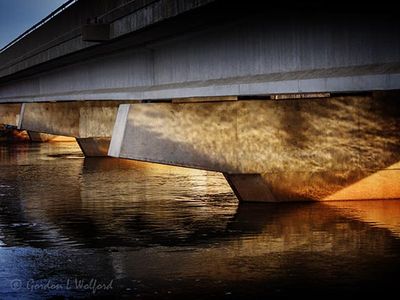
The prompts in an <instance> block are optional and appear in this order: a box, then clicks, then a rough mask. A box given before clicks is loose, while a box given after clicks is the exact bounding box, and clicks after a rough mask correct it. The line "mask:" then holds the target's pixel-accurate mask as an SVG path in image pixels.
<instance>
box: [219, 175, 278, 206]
mask: <svg viewBox="0 0 400 300" xmlns="http://www.w3.org/2000/svg"><path fill="white" fill-rule="evenodd" d="M224 176H225V179H226V180H227V181H228V183H229V185H230V187H231V188H232V190H233V192H234V193H235V195H236V197H237V198H238V199H239V201H245V202H277V201H278V200H277V199H276V198H275V196H274V195H273V194H272V192H271V189H270V187H269V186H268V184H267V183H266V182H265V180H264V179H263V178H262V176H261V174H228V173H224Z"/></svg>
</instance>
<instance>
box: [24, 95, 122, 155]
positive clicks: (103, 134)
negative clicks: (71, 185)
mask: <svg viewBox="0 0 400 300" xmlns="http://www.w3.org/2000/svg"><path fill="white" fill-rule="evenodd" d="M119 104H121V102H118V101H87V102H78V101H75V102H53V103H24V104H23V106H22V109H21V117H20V123H19V128H20V129H26V130H28V131H29V132H30V136H31V137H33V139H34V140H40V141H41V140H43V139H47V138H49V137H50V135H60V136H66V137H73V138H76V140H77V142H78V144H79V146H80V147H81V149H82V152H83V153H84V154H85V156H106V155H107V152H108V146H109V143H110V139H111V133H112V129H113V125H114V121H115V117H116V114H117V109H118V105H119Z"/></svg>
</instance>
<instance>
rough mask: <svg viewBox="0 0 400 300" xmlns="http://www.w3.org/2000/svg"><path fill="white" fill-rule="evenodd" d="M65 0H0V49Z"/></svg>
mask: <svg viewBox="0 0 400 300" xmlns="http://www.w3.org/2000/svg"><path fill="white" fill-rule="evenodd" d="M65 2H67V0H0V49H1V48H3V47H4V46H5V45H7V44H8V43H9V42H11V41H12V40H13V39H15V38H16V37H17V36H19V35H20V34H21V33H23V32H24V31H25V30H27V29H28V28H30V27H31V26H32V25H34V24H36V23H37V22H39V21H40V20H42V19H43V18H45V17H46V16H47V15H48V14H50V13H51V12H52V11H54V10H55V9H57V7H59V6H60V5H62V4H63V3H65Z"/></svg>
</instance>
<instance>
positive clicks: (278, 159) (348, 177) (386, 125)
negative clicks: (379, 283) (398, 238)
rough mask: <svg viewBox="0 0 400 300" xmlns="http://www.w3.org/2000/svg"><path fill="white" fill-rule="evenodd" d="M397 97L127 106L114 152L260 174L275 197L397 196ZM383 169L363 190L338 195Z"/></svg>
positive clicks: (399, 117) (399, 151)
mask: <svg viewBox="0 0 400 300" xmlns="http://www.w3.org/2000/svg"><path fill="white" fill-rule="evenodd" d="M397 102H398V98H397V96H393V97H392V96H385V97H370V96H358V97H356V96H354V97H334V98H324V99H307V100H306V99H303V100H282V101H265V100H258V101H257V100H249V101H236V102H220V103H181V104H176V103H172V104H171V103H152V104H133V105H123V106H121V107H120V110H119V114H118V118H117V123H116V126H115V128H114V133H113V138H112V143H111V146H110V151H109V154H110V155H112V156H115V157H122V158H130V159H136V160H144V161H153V162H159V163H164V164H172V165H180V166H186V167H191V168H200V169H207V170H214V171H219V172H224V173H228V174H254V173H260V174H262V177H263V179H264V181H265V182H266V183H267V185H268V186H269V188H270V190H271V192H272V194H273V195H274V197H275V200H278V201H284V200H338V199H342V200H344V199H347V197H350V196H351V195H352V196H351V197H350V198H362V199H374V198H380V197H383V198H400V188H399V187H398V184H397V183H398V179H399V176H400V171H399V169H398V168H397V167H396V163H398V162H399V161H400V130H399V129H400V121H399V120H400V110H399V109H398V106H397ZM381 170H385V172H386V173H378V174H377V175H375V177H376V178H377V177H379V178H380V180H372V184H371V183H370V184H368V185H364V187H363V188H362V189H361V190H362V192H361V193H360V192H358V193H354V191H353V192H352V193H350V192H348V193H344V194H343V193H342V194H340V193H339V194H335V193H337V192H338V191H340V190H342V189H343V188H345V187H348V186H350V185H352V184H354V183H356V182H359V180H361V179H364V178H365V177H367V176H370V175H371V174H374V173H376V172H379V171H381ZM388 174H390V175H388ZM385 178H386V179H387V180H389V181H390V183H389V184H388V183H387V180H384V179H385ZM374 184H375V185H374ZM385 186H386V188H384V187H385ZM358 188H360V187H358ZM334 195H336V196H334ZM355 195H357V196H355Z"/></svg>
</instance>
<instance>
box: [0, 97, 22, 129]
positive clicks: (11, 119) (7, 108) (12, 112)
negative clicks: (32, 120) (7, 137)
mask: <svg viewBox="0 0 400 300" xmlns="http://www.w3.org/2000/svg"><path fill="white" fill-rule="evenodd" d="M21 106H22V104H19V103H15V104H13V103H11V104H0V124H4V125H11V126H18V122H19V116H20V112H21Z"/></svg>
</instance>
